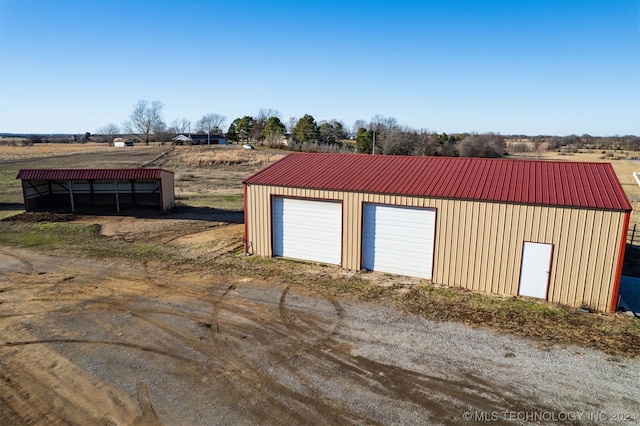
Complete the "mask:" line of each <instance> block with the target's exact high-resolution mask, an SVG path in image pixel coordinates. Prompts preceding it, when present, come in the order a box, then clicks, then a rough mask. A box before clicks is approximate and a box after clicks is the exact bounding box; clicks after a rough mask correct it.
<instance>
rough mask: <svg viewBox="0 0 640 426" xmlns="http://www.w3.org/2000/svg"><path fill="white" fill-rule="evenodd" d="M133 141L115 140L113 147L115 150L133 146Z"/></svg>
mask: <svg viewBox="0 0 640 426" xmlns="http://www.w3.org/2000/svg"><path fill="white" fill-rule="evenodd" d="M134 145H135V143H134V142H133V139H125V138H115V139H114V140H113V146H115V147H116V148H124V147H125V146H134Z"/></svg>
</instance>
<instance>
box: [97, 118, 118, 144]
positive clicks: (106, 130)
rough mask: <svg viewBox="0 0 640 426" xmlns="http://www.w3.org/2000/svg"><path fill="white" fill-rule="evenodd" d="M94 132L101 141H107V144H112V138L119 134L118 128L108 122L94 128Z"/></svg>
mask: <svg viewBox="0 0 640 426" xmlns="http://www.w3.org/2000/svg"><path fill="white" fill-rule="evenodd" d="M96 134H98V135H100V138H101V139H102V141H103V142H106V143H108V144H109V146H113V140H114V139H115V138H116V136H118V135H119V134H120V128H119V127H118V126H116V125H115V124H112V123H110V124H107V125H106V126H104V127H102V128H100V129H98V130H96Z"/></svg>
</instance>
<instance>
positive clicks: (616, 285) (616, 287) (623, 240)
mask: <svg viewBox="0 0 640 426" xmlns="http://www.w3.org/2000/svg"><path fill="white" fill-rule="evenodd" d="M630 219H631V213H627V214H625V215H624V224H623V225H622V236H621V237H620V250H619V251H618V266H617V267H616V274H615V276H614V277H613V291H612V292H611V304H610V306H609V312H611V313H614V312H616V310H617V309H618V293H619V291H620V279H621V278H622V266H623V264H624V252H625V250H626V248H627V234H628V233H629V220H630Z"/></svg>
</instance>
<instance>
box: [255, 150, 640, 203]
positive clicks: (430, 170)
mask: <svg viewBox="0 0 640 426" xmlns="http://www.w3.org/2000/svg"><path fill="white" fill-rule="evenodd" d="M244 183H245V184H250V185H271V186H289V187H296V188H311V189H326V190H337V191H354V192H370V193H382V194H393V195H408V196H422V197H432V198H455V199H465V200H482V201H502V202H510V203H522V204H541V205H550V206H568V207H585V208H597V209H607V210H624V211H631V203H630V202H629V200H628V198H627V196H626V195H625V193H624V191H623V189H622V185H621V184H620V181H618V178H617V177H616V174H615V172H614V171H613V167H611V164H609V163H579V162H569V161H566V162H565V161H531V160H511V159H485V158H454V157H405V156H383V155H366V154H312V153H295V154H289V155H288V156H286V157H285V158H283V159H282V160H280V161H278V162H276V163H274V164H272V165H271V166H269V167H267V168H265V169H263V170H262V171H260V172H258V173H256V174H255V175H253V176H251V177H249V178H248V179H247V180H245V181H244Z"/></svg>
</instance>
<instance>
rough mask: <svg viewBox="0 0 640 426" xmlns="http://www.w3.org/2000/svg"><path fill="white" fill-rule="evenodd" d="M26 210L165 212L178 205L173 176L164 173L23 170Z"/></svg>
mask: <svg viewBox="0 0 640 426" xmlns="http://www.w3.org/2000/svg"><path fill="white" fill-rule="evenodd" d="M17 179H21V180H22V194H23V198H24V209H25V211H27V212H31V211H43V210H44V211H69V212H78V211H83V210H84V211H103V212H120V211H123V210H137V209H141V208H145V209H146V208H149V209H158V210H159V211H160V212H166V211H168V210H170V209H172V208H173V207H174V205H175V192H174V180H173V172H170V171H167V170H162V169H145V168H138V169H23V170H20V171H19V172H18V176H17Z"/></svg>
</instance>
